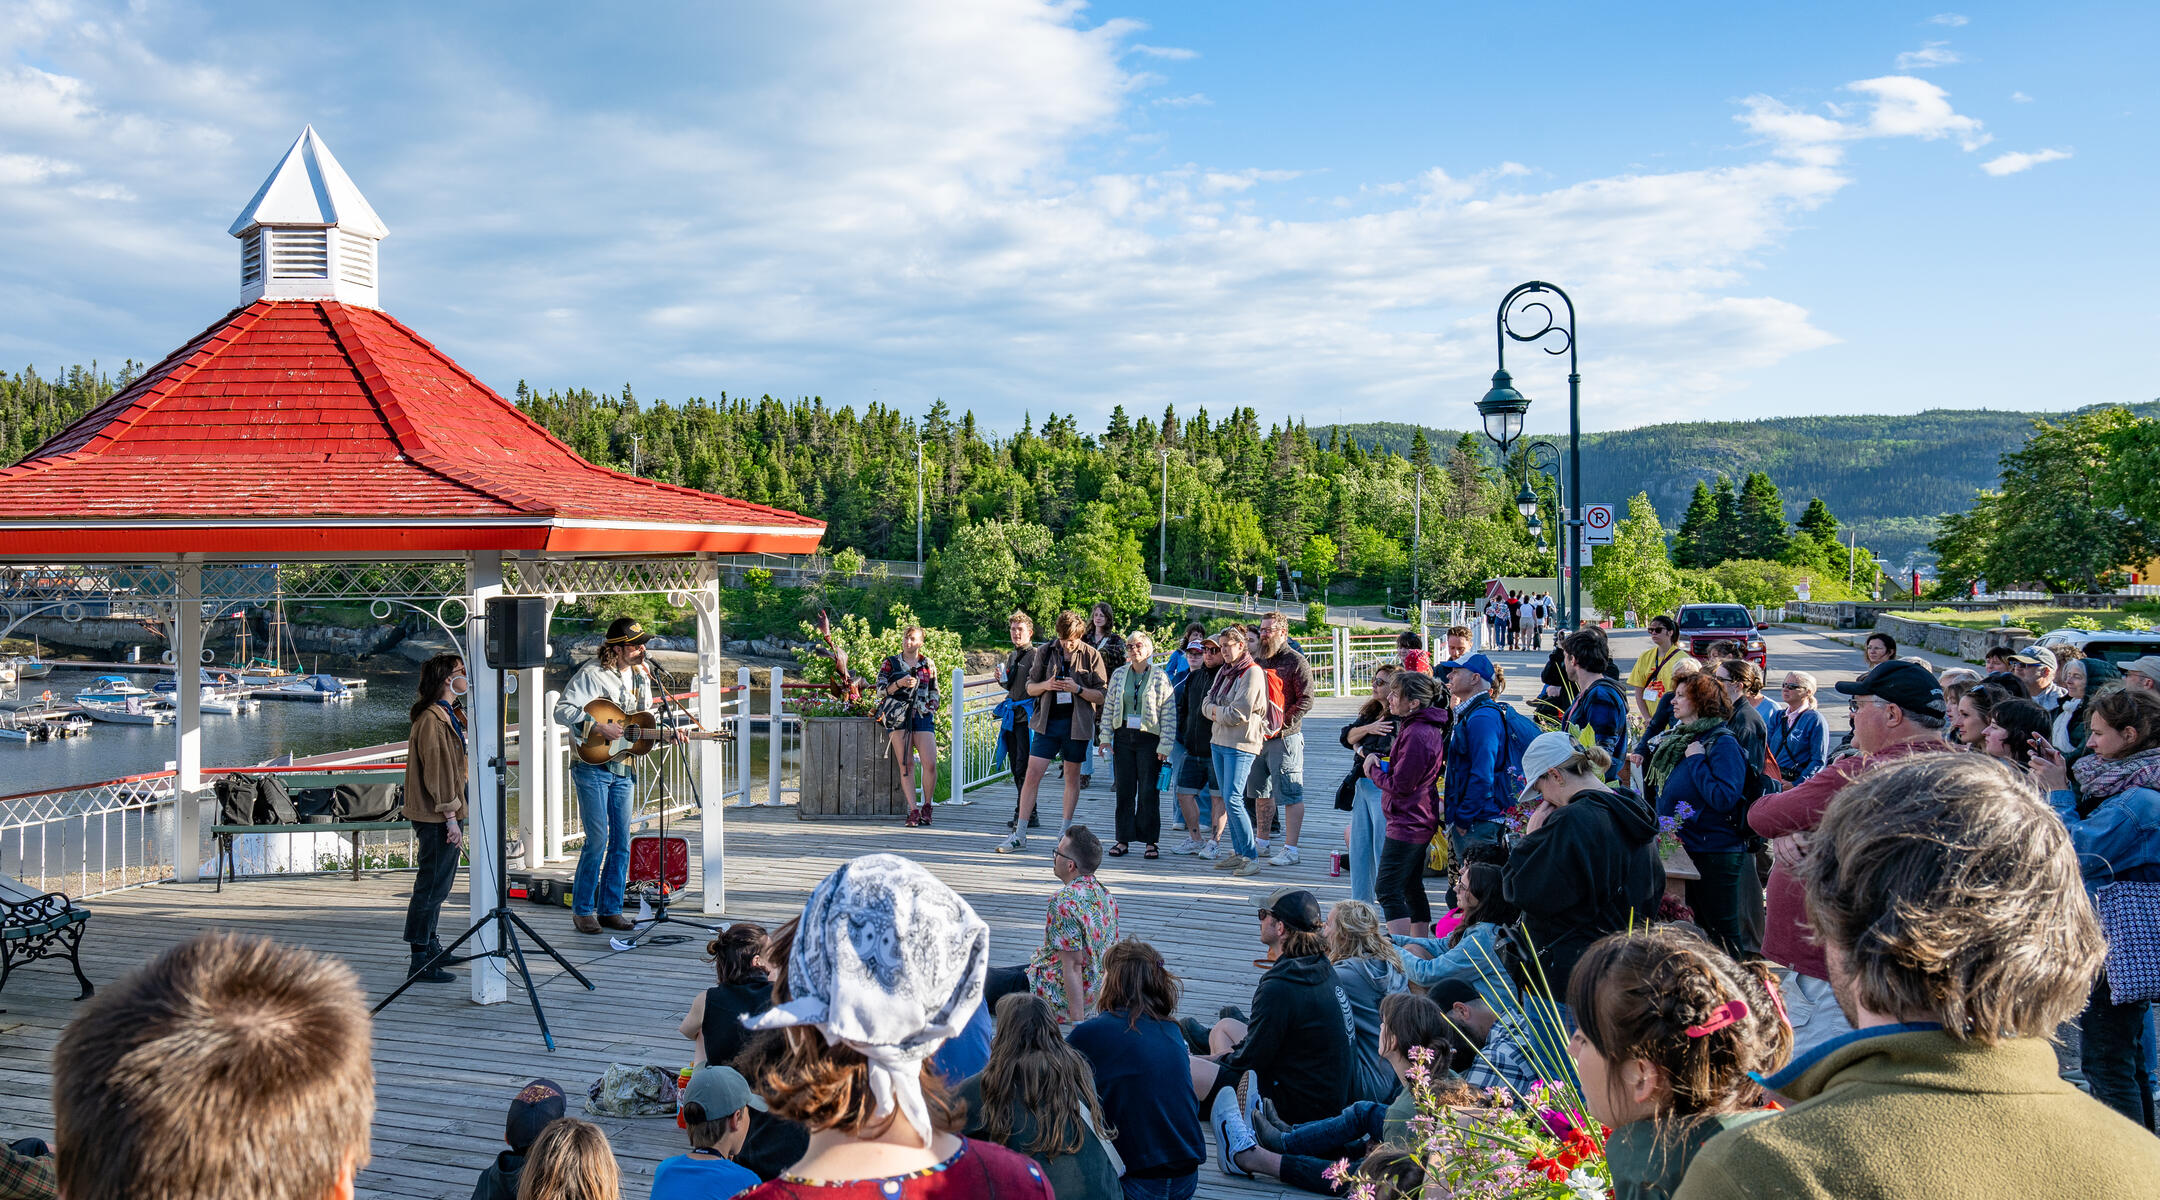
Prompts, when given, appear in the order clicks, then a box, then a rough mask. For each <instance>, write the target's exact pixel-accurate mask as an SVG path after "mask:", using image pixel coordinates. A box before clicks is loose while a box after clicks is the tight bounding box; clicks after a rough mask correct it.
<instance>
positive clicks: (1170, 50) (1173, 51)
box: [1131, 42, 1200, 62]
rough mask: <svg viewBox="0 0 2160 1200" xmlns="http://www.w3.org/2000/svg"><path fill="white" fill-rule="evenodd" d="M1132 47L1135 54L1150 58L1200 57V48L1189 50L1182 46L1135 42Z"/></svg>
mask: <svg viewBox="0 0 2160 1200" xmlns="http://www.w3.org/2000/svg"><path fill="white" fill-rule="evenodd" d="M1131 49H1132V52H1133V53H1134V54H1145V55H1147V56H1148V57H1149V58H1167V59H1172V60H1175V61H1179V62H1182V61H1184V60H1186V59H1188V58H1198V57H1200V52H1199V51H1198V50H1187V49H1185V48H1184V47H1182V46H1149V45H1144V44H1142V43H1140V42H1134V43H1133V44H1132V47H1131Z"/></svg>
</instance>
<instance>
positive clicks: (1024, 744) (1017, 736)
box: [999, 721, 1029, 803]
mask: <svg viewBox="0 0 2160 1200" xmlns="http://www.w3.org/2000/svg"><path fill="white" fill-rule="evenodd" d="M1028 732H1029V731H1028V723H1027V722H1026V721H1014V722H1013V727H1012V728H1011V729H1006V730H1001V731H1000V732H999V736H1001V737H1003V738H1004V739H1005V761H1006V762H1008V763H1010V764H1012V777H1013V796H1014V797H1015V801H1014V802H1015V803H1018V797H1019V794H1020V793H1021V792H1022V791H1023V790H1025V789H1026V787H1027V767H1028Z"/></svg>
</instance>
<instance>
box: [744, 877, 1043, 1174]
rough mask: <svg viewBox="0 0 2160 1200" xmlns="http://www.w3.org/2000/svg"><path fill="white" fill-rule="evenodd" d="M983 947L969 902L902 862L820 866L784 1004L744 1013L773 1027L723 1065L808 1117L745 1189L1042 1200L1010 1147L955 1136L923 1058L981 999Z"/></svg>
mask: <svg viewBox="0 0 2160 1200" xmlns="http://www.w3.org/2000/svg"><path fill="white" fill-rule="evenodd" d="M866 930H874V931H876V933H877V934H878V936H877V937H875V938H870V939H865V938H864V937H863V933H864V931H866ZM989 952H990V929H989V927H988V926H986V925H984V924H983V922H982V919H981V918H980V917H978V916H976V915H975V910H974V909H972V908H969V907H968V904H967V901H965V900H963V899H961V898H960V896H959V894H958V893H956V892H954V891H953V890H952V889H951V888H949V887H947V886H945V884H944V883H942V882H940V881H939V880H938V878H937V877H936V876H934V875H932V874H930V872H928V871H926V870H924V869H923V868H922V867H921V866H918V865H917V864H915V863H913V862H910V861H909V860H907V859H904V858H901V857H899V856H898V855H893V854H872V855H867V856H865V857H862V858H858V859H855V860H854V861H853V862H850V863H848V864H846V865H845V866H843V867H841V868H840V869H839V870H837V871H835V872H833V873H832V874H830V875H828V876H826V877H825V879H824V880H823V881H822V882H820V883H819V884H818V885H817V887H816V888H815V889H814V890H813V891H812V892H811V893H810V899H809V900H808V901H807V902H806V903H805V904H804V905H803V911H802V917H801V921H800V924H799V925H798V927H797V930H796V936H795V942H794V946H793V948H792V950H791V951H790V953H789V956H788V965H787V969H786V971H785V974H784V979H783V981H782V982H783V984H784V987H785V991H786V994H787V999H786V1000H785V1001H783V1002H782V1003H779V1004H777V1005H775V1006H774V1007H773V1008H772V1009H771V1010H770V1011H768V1012H766V1013H764V1014H762V1015H760V1016H757V1017H753V1018H751V1020H750V1025H751V1026H752V1027H753V1028H756V1029H774V1030H779V1031H780V1034H781V1036H778V1037H772V1038H759V1039H757V1040H755V1041H753V1042H751V1043H750V1046H749V1048H748V1049H747V1050H745V1051H744V1052H743V1054H742V1056H741V1057H740V1058H739V1059H738V1060H737V1062H738V1063H739V1064H740V1066H741V1067H742V1071H743V1074H744V1076H745V1077H747V1078H748V1079H749V1081H750V1085H751V1087H752V1089H753V1090H755V1091H756V1092H757V1093H758V1094H759V1095H761V1096H763V1097H764V1098H765V1102H766V1104H767V1105H769V1106H770V1107H771V1109H772V1111H773V1113H774V1114H775V1115H777V1116H781V1117H785V1118H787V1119H788V1120H791V1121H798V1122H801V1123H802V1124H803V1125H806V1126H808V1127H809V1129H810V1148H809V1151H808V1152H807V1153H806V1154H804V1156H803V1158H802V1160H801V1161H799V1162H797V1163H796V1164H795V1165H794V1166H793V1167H791V1168H789V1169H788V1173H787V1175H786V1176H785V1177H784V1178H781V1179H775V1180H772V1181H769V1182H767V1183H764V1184H761V1185H759V1186H758V1187H755V1188H752V1189H751V1190H750V1191H748V1192H745V1193H744V1195H745V1196H747V1197H749V1198H750V1200H811V1198H812V1197H829V1198H830V1200H929V1198H932V1197H934V1198H936V1200H992V1198H993V1197H995V1198H996V1200H1055V1193H1053V1192H1052V1191H1051V1190H1050V1185H1049V1183H1048V1182H1047V1181H1046V1179H1045V1177H1044V1175H1043V1170H1042V1168H1041V1167H1040V1166H1038V1165H1037V1164H1036V1163H1035V1162H1034V1161H1032V1160H1031V1159H1029V1158H1027V1157H1026V1156H1025V1155H1021V1154H1015V1153H1014V1152H1012V1151H1010V1150H1007V1149H1006V1148H1005V1147H1003V1146H999V1145H995V1144H993V1143H990V1142H982V1141H975V1140H972V1139H968V1138H963V1137H959V1136H957V1135H956V1134H955V1133H954V1129H955V1126H956V1122H955V1120H954V1113H953V1111H952V1106H951V1104H950V1101H949V1099H948V1097H947V1094H946V1090H945V1083H944V1080H943V1079H942V1078H941V1077H940V1076H939V1075H938V1073H937V1072H936V1071H935V1070H933V1069H932V1068H931V1067H930V1065H929V1063H928V1062H927V1061H926V1060H927V1059H928V1058H929V1057H930V1055H932V1054H933V1053H935V1052H936V1051H937V1049H938V1047H939V1045H940V1044H941V1043H943V1042H944V1041H945V1039H947V1038H949V1037H952V1036H953V1035H954V1034H955V1033H957V1032H959V1031H960V1029H961V1028H962V1027H963V1026H965V1025H966V1024H967V1021H968V1019H969V1017H970V1016H971V1015H972V1014H973V1013H974V1011H975V1009H976V1008H977V1007H978V1006H979V1005H980V1004H981V1002H982V995H983V975H984V971H985V967H986V964H987V962H988V960H989Z"/></svg>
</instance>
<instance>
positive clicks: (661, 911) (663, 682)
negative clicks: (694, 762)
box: [622, 658, 720, 949]
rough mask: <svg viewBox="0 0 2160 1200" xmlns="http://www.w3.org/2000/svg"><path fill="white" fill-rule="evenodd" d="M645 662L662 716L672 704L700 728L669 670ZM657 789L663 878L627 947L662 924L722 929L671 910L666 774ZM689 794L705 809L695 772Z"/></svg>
mask: <svg viewBox="0 0 2160 1200" xmlns="http://www.w3.org/2000/svg"><path fill="white" fill-rule="evenodd" d="M643 665H644V667H645V678H646V680H647V682H649V683H651V684H652V686H653V696H654V699H655V700H656V701H657V702H658V704H659V706H660V708H661V711H662V715H665V713H666V711H667V709H668V708H669V707H670V706H673V708H674V711H675V712H676V713H679V714H680V715H681V716H682V717H683V719H684V720H685V721H688V722H689V723H690V725H691V726H692V727H693V728H695V727H698V719H697V717H696V716H695V715H694V714H692V713H691V712H690V710H689V709H687V708H685V707H684V706H683V703H682V701H680V700H677V699H675V697H674V696H673V695H671V694H670V693H671V692H672V691H673V690H674V689H673V687H672V686H671V685H672V683H673V682H674V680H673V678H672V677H671V676H670V675H669V674H668V671H667V669H666V668H665V667H662V666H660V665H659V664H658V663H655V662H653V661H652V660H651V659H650V658H647V659H646V661H645V663H644V664H643ZM669 748H670V744H669V743H666V742H662V743H661V744H660V749H661V750H662V751H663V752H665V751H666V750H668V749H669ZM655 791H656V792H657V793H658V794H657V796H656V799H657V800H658V802H659V805H660V878H659V879H657V880H655V881H654V882H655V883H656V884H658V888H657V895H654V894H653V893H651V892H648V893H647V894H646V895H647V903H649V904H650V905H651V906H652V908H653V916H651V917H650V918H647V919H645V920H642V921H638V922H636V923H635V924H636V927H634V928H632V929H631V931H630V936H629V937H626V938H624V939H622V943H623V946H624V947H625V948H626V949H636V948H637V947H639V946H641V945H643V944H644V943H645V942H646V941H647V940H648V939H649V938H651V937H652V934H653V931H654V930H655V929H658V928H659V927H660V926H662V925H688V926H690V927H691V928H693V929H702V930H704V931H705V932H707V933H718V932H720V928H719V926H717V925H707V924H705V923H703V922H701V921H685V920H682V919H681V918H678V917H676V916H674V915H672V914H670V913H669V912H668V905H669V903H670V902H671V898H670V893H669V891H668V881H667V849H668V847H667V836H668V832H667V814H668V802H669V801H670V800H672V799H673V798H674V797H673V796H672V795H671V794H670V793H669V792H668V786H667V776H666V775H665V774H662V775H661V776H660V779H659V786H658V787H657V788H656V789H655ZM690 794H691V797H692V798H693V799H695V800H696V801H697V804H698V811H699V812H700V813H702V812H704V811H705V795H704V790H703V789H702V788H700V787H699V786H698V781H697V777H696V776H694V775H693V776H690Z"/></svg>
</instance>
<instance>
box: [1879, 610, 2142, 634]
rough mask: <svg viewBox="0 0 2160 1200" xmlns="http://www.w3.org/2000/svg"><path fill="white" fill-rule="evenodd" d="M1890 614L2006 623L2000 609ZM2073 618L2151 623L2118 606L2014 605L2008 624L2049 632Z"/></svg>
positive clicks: (1964, 625) (1944, 621)
mask: <svg viewBox="0 0 2160 1200" xmlns="http://www.w3.org/2000/svg"><path fill="white" fill-rule="evenodd" d="M1891 615H1893V616H1899V617H1911V618H1913V619H1914V620H1918V621H1930V622H1933V623H1935V624H1937V625H1955V626H1957V627H1958V628H1960V629H1993V628H1995V627H1996V626H1998V625H2002V624H2004V623H2005V622H2004V620H2003V613H2002V612H2001V611H1999V610H1982V611H1979V612H1967V611H1962V610H1956V609H1948V608H1936V609H1927V610H1924V611H1921V612H1904V611H1893V612H1892V613H1891ZM2073 618H2086V619H2089V620H2092V621H2094V622H2097V623H2098V625H2099V628H2101V629H2144V628H2149V627H2150V624H2151V618H2150V617H2141V616H2138V615H2136V614H2133V613H2126V612H2122V611H2120V610H2116V609H2089V608H2039V607H2034V606H2030V605H2027V606H2024V607H2013V608H2011V609H2010V610H2009V621H2008V624H2011V625H2019V626H2023V627H2024V628H2026V629H2030V630H2032V631H2033V632H2034V633H2046V632H2048V631H2049V630H2053V629H2066V628H2068V629H2074V628H2076V626H2074V625H2072V624H2071V623H2070V622H2071V620H2072V619H2073ZM2126 622H2127V623H2126Z"/></svg>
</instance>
